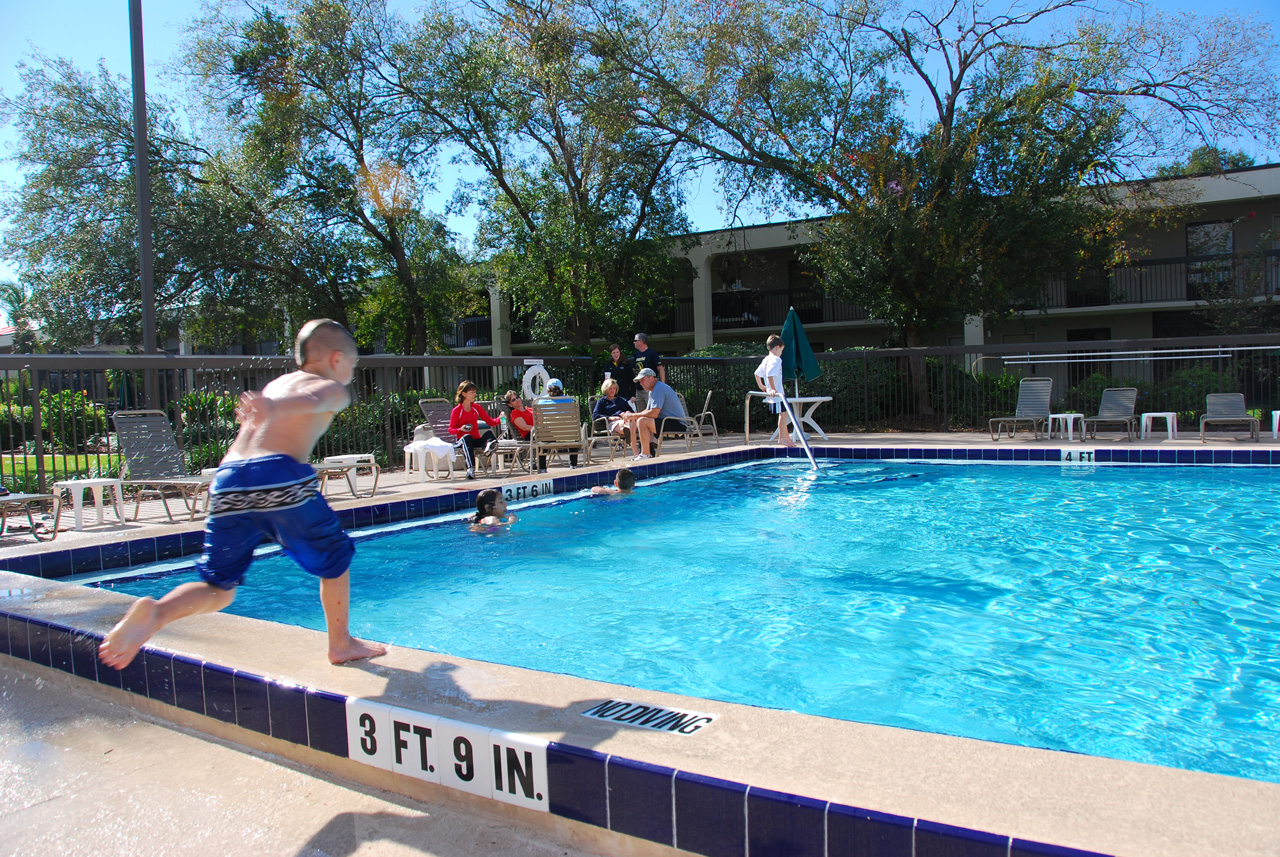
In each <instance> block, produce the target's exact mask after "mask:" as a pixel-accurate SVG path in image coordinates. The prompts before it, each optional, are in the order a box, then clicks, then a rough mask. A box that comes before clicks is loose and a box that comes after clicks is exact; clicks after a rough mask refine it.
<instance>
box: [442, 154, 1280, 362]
mask: <svg viewBox="0 0 1280 857" xmlns="http://www.w3.org/2000/svg"><path fill="white" fill-rule="evenodd" d="M1133 187H1134V186H1128V185H1117V186H1116V194H1115V195H1116V198H1117V204H1125V201H1126V197H1127V196H1128V195H1129V194H1130V193H1131V192H1133ZM1144 187H1151V186H1150V185H1146V186H1144ZM1154 188H1155V190H1156V191H1157V192H1159V191H1161V190H1163V191H1164V192H1166V193H1167V194H1168V195H1169V197H1170V198H1173V199H1177V201H1178V202H1179V203H1181V204H1182V205H1183V206H1184V207H1185V210H1188V211H1190V212H1191V214H1190V216H1189V217H1188V218H1187V219H1185V220H1183V221H1179V222H1177V223H1176V224H1175V225H1172V226H1170V227H1167V228H1163V229H1157V230H1153V231H1150V232H1148V233H1144V234H1143V235H1141V236H1135V238H1136V239H1137V240H1136V242H1135V243H1137V244H1138V246H1140V247H1141V248H1142V252H1141V253H1140V258H1138V259H1137V260H1136V261H1134V262H1132V263H1131V264H1130V265H1128V266H1126V267H1122V268H1113V269H1111V270H1110V271H1109V272H1106V274H1105V275H1100V276H1099V277H1098V278H1097V279H1096V281H1093V282H1086V283H1080V282H1076V283H1070V284H1068V283H1064V282H1058V283H1049V284H1046V288H1045V294H1044V300H1043V301H1042V302H1041V305H1040V306H1037V307H1034V308H1026V309H1022V310H1020V311H1018V312H1016V313H1014V315H1013V316H1012V317H1011V318H1009V319H1002V320H999V321H995V322H992V321H983V320H980V319H971V320H970V322H969V323H968V324H966V325H964V326H957V327H956V329H955V330H947V331H938V332H937V333H936V335H935V340H934V342H933V343H932V344H934V345H962V344H966V345H985V344H1001V343H1022V342H1080V341H1091V340H1105V339H1147V338H1163V337H1170V336H1192V335H1197V334H1201V333H1207V332H1208V329H1207V327H1206V325H1205V322H1204V320H1203V318H1202V317H1201V315H1200V314H1199V313H1198V312H1197V309H1198V308H1202V307H1203V306H1204V301H1203V300H1202V296H1203V294H1204V293H1205V291H1206V288H1205V287H1206V284H1215V283H1223V282H1228V281H1229V282H1234V283H1236V284H1237V285H1240V286H1242V287H1243V286H1244V285H1245V283H1246V281H1250V282H1253V281H1255V280H1259V278H1260V280H1259V281H1260V282H1261V285H1262V292H1263V293H1265V294H1266V295H1275V294H1277V290H1280V164H1269V165H1265V166H1260V167H1249V168H1245V169H1239V170H1230V171H1228V172H1225V173H1222V174H1218V175H1210V176H1200V177H1195V178H1179V179H1167V180H1163V181H1160V182H1156V183H1155V184H1154ZM821 222H822V221H821V220H806V221H796V222H790V223H781V224H769V225H764V226H749V227H744V228H738V229H722V230H715V231H710V232H701V233H697V234H695V235H694V236H692V237H693V238H695V239H696V240H697V242H698V243H697V245H696V246H695V247H694V248H693V250H691V251H690V252H689V254H688V259H689V261H690V263H691V264H692V267H693V270H694V271H695V272H696V277H695V278H694V279H693V280H692V282H690V283H686V284H681V285H678V286H676V287H675V288H676V295H675V305H674V308H673V310H672V311H671V312H669V313H667V314H665V316H664V317H662V318H658V319H655V320H652V321H650V322H649V323H647V324H646V326H647V327H648V328H649V329H648V330H647V332H648V333H649V334H650V336H651V337H653V338H654V340H653V341H654V342H655V343H656V347H657V348H658V349H659V350H660V351H661V352H663V353H669V354H682V353H685V352H688V351H690V350H692V349H694V348H702V347H705V346H707V345H710V344H712V343H714V342H722V341H735V340H750V341H753V342H754V341H757V340H759V339H761V338H762V336H764V335H766V334H767V333H769V332H774V331H776V330H778V329H779V328H780V327H781V326H782V321H783V318H784V317H785V316H786V313H787V309H788V308H789V307H792V306H794V307H795V308H796V309H797V311H798V312H799V313H800V316H801V318H802V320H803V321H804V323H805V329H806V331H807V333H808V335H809V338H810V340H811V341H812V342H813V344H814V346H815V348H817V349H820V350H821V349H827V348H841V347H848V346H874V345H880V344H883V343H884V340H885V336H886V330H885V327H884V325H883V324H880V323H877V322H876V321H875V320H874V319H870V318H868V317H867V313H866V312H865V311H863V310H862V309H861V308H859V307H857V306H855V305H853V304H851V303H849V302H847V301H843V300H839V299H836V298H832V297H829V296H827V295H826V294H824V293H823V291H822V285H821V282H820V281H819V280H818V279H817V278H815V277H814V276H813V275H812V274H810V273H808V272H806V270H805V266H804V265H802V264H801V262H800V255H801V251H802V249H803V247H804V245H806V244H808V243H811V242H812V241H813V240H814V229H815V227H816V226H819V225H820V224H821ZM494 320H496V321H497V324H494ZM513 328H514V329H515V333H514V335H513ZM522 340H523V341H522ZM456 341H457V347H458V349H459V351H460V352H462V353H482V354H488V353H492V354H495V355H505V354H524V353H528V354H536V353H539V352H541V351H544V350H545V348H544V346H542V345H540V344H539V343H534V342H530V341H527V337H522V336H521V335H520V333H519V325H518V324H516V325H513V324H511V321H510V318H509V312H508V311H507V309H506V307H505V305H504V303H503V301H502V300H501V299H500V298H499V297H497V296H495V297H493V298H492V299H491V316H490V317H489V318H473V319H466V320H464V321H462V322H459V329H458V334H457V337H456Z"/></svg>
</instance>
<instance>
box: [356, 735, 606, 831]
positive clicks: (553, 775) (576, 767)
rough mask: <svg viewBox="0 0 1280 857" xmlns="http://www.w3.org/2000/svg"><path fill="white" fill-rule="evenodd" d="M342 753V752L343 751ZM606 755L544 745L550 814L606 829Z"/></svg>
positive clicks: (557, 744) (554, 742) (574, 748)
mask: <svg viewBox="0 0 1280 857" xmlns="http://www.w3.org/2000/svg"><path fill="white" fill-rule="evenodd" d="M344 754H345V749H344ZM607 760H608V756H606V755H604V754H603V753H597V752H596V751H594V750H584V749H583V748H581V747H573V746H570V745H567V744H560V743H558V742H556V741H552V742H551V743H549V744H548V745H547V789H548V790H549V791H550V792H551V800H550V802H549V803H548V805H547V807H548V809H549V810H550V811H551V814H552V815H559V816H561V817H563V818H570V819H573V820H574V821H582V822H586V823H587V824H594V825H595V826H596V827H605V828H607V827H608V826H609V805H608V786H607V784H608V780H607V779H606V766H605V765H606V762H607Z"/></svg>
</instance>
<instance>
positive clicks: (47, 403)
mask: <svg viewBox="0 0 1280 857" xmlns="http://www.w3.org/2000/svg"><path fill="white" fill-rule="evenodd" d="M40 427H41V429H42V430H43V439H44V443H45V448H46V449H47V450H55V451H68V452H70V451H75V450H79V449H83V448H84V447H85V445H86V444H87V443H88V442H89V439H90V438H92V437H97V436H100V435H102V434H104V433H105V432H106V430H107V411H106V408H104V407H103V406H102V405H99V404H97V403H95V402H94V401H93V400H92V399H90V398H89V397H88V396H86V395H85V393H84V392H83V391H81V390H62V391H61V392H57V393H51V392H49V391H48V390H41V391H40Z"/></svg>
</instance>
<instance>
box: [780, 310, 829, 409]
mask: <svg viewBox="0 0 1280 857" xmlns="http://www.w3.org/2000/svg"><path fill="white" fill-rule="evenodd" d="M782 341H783V342H784V343H785V344H786V348H784V349H782V379H783V380H784V381H785V380H789V379H792V378H794V379H795V382H796V396H797V397H798V396H799V395H800V379H801V378H803V379H804V380H806V381H812V380H813V379H814V378H817V377H818V376H819V375H821V374H822V367H821V366H819V365H818V358H816V357H814V356H813V348H811V347H810V346H809V337H808V336H805V333H804V325H803V324H801V323H800V314H799V313H798V312H796V308H795V307H791V309H789V310H788V311H787V320H786V321H784V322H783V323H782Z"/></svg>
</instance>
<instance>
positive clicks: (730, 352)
mask: <svg viewBox="0 0 1280 857" xmlns="http://www.w3.org/2000/svg"><path fill="white" fill-rule="evenodd" d="M765 354H766V349H765V347H764V343H763V342H713V343H711V344H710V345H708V346H707V347H705V348H696V349H694V350H693V351H690V352H689V353H688V354H685V355H684V356H685V357H759V358H760V359H762V360H763V359H764V355H765ZM606 357H607V355H606Z"/></svg>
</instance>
